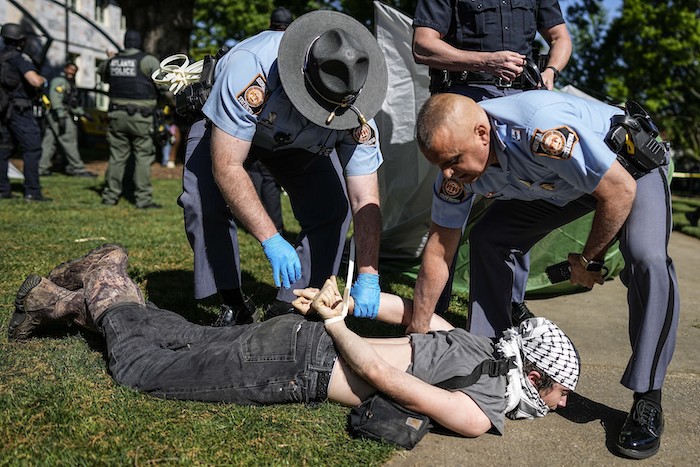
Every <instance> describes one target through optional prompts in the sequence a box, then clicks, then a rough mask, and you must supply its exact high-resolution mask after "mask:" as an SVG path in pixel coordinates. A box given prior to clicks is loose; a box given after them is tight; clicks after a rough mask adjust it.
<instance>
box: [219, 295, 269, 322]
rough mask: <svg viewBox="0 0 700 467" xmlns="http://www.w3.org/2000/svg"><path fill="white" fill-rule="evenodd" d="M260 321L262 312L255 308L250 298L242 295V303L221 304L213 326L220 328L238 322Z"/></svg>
mask: <svg viewBox="0 0 700 467" xmlns="http://www.w3.org/2000/svg"><path fill="white" fill-rule="evenodd" d="M260 321H262V313H261V312H259V311H258V310H256V309H255V305H254V304H253V301H252V300H251V299H249V298H248V297H244V304H243V305H237V306H228V305H225V304H224V305H221V311H220V312H219V317H218V318H216V321H214V324H213V326H214V327H217V328H220V327H224V326H235V325H238V324H251V323H259V322H260Z"/></svg>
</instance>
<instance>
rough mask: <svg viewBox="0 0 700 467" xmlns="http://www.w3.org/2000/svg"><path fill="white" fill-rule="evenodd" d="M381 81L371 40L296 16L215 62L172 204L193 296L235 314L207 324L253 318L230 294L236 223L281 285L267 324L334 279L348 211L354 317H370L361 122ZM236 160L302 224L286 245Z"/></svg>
mask: <svg viewBox="0 0 700 467" xmlns="http://www.w3.org/2000/svg"><path fill="white" fill-rule="evenodd" d="M278 49H279V54H278ZM386 83H387V70H386V64H385V61H384V57H383V55H382V53H381V51H380V49H379V46H378V44H377V42H376V40H375V39H374V37H373V36H372V35H371V34H370V33H369V31H368V30H367V28H366V27H365V26H363V25H361V24H360V23H358V22H357V21H355V20H354V19H352V18H350V17H349V16H347V15H344V14H342V13H337V12H332V11H315V12H312V13H308V14H306V15H303V16H302V17H300V18H298V19H296V20H295V21H294V22H293V23H292V24H291V25H290V26H289V28H288V29H287V30H286V31H284V32H283V31H278V30H274V29H271V30H267V31H263V32H261V33H260V34H257V35H255V36H253V37H251V38H249V39H246V40H244V41H242V42H241V43H239V44H238V45H236V47H234V48H233V49H232V50H231V51H229V52H228V53H226V54H225V55H224V56H223V57H222V58H221V59H220V60H219V61H218V63H217V66H216V80H215V83H214V87H213V89H212V91H211V96H212V98H209V99H207V101H206V104H205V105H204V114H206V116H207V120H206V121H201V122H197V123H195V124H194V125H193V127H192V129H191V131H190V134H189V135H188V144H187V147H188V150H187V162H186V163H185V169H186V171H185V178H184V183H183V185H184V192H183V193H182V195H181V196H180V203H181V205H182V206H183V207H184V210H185V226H186V230H187V233H188V238H189V240H190V243H191V245H192V246H193V251H194V254H195V268H194V269H195V298H204V297H208V296H211V295H214V294H215V293H217V292H219V293H220V294H221V295H222V296H223V300H224V303H226V304H230V305H231V308H234V312H233V313H232V312H231V311H230V310H229V311H227V310H226V309H224V310H223V312H222V315H221V316H220V319H219V320H218V321H217V323H218V324H220V325H225V324H229V323H231V322H233V321H236V322H239V323H240V322H246V321H249V320H250V319H252V317H251V314H250V313H249V310H248V307H246V306H245V305H244V302H245V297H244V296H243V294H242V293H241V291H240V284H241V280H240V264H239V253H238V235H237V227H236V222H240V223H241V224H242V225H243V226H244V227H245V228H246V230H247V231H248V232H249V233H250V234H251V235H253V236H254V237H255V238H256V240H258V241H259V242H260V243H261V245H262V247H263V251H264V252H265V255H266V256H267V258H268V260H269V261H270V264H271V266H272V272H273V279H274V282H275V285H276V286H277V287H280V286H281V288H280V289H279V291H278V294H277V301H276V302H275V303H274V304H273V306H271V307H270V309H268V311H267V313H266V315H267V316H272V315H275V314H279V313H287V312H290V311H291V305H290V303H291V301H292V300H293V299H294V295H293V292H292V290H293V289H294V288H299V287H305V286H308V285H314V286H320V285H321V284H322V283H323V281H324V280H325V279H326V278H327V277H328V276H329V275H331V274H333V273H335V272H337V271H338V268H339V265H340V261H341V257H342V252H343V248H344V245H345V242H346V234H347V231H348V227H349V223H350V220H351V216H350V212H352V219H353V220H354V235H355V239H356V241H357V245H358V247H357V251H358V252H359V256H358V258H357V265H358V271H359V276H358V280H357V282H356V285H355V286H354V288H353V292H352V294H353V296H354V297H355V300H356V301H357V303H358V310H359V311H358V312H357V313H356V314H357V315H358V316H365V317H374V316H375V315H376V310H377V306H378V300H379V275H378V269H377V267H378V264H377V263H378V252H379V234H380V230H381V222H380V213H379V188H378V181H377V173H376V171H377V169H378V168H379V166H380V165H381V163H382V156H381V152H380V150H379V135H378V131H377V127H376V125H375V123H374V121H373V120H372V119H371V117H373V116H374V115H375V114H376V113H377V112H378V111H379V109H380V107H381V104H382V101H383V99H384V96H385V94H386ZM210 144H211V151H210ZM246 160H250V161H252V160H258V161H260V162H261V163H262V164H263V165H264V166H265V167H266V168H267V169H268V170H269V171H270V173H271V174H272V175H273V177H274V178H275V180H276V181H277V183H279V185H280V186H282V187H283V188H284V189H285V191H286V192H287V194H288V195H289V197H290V202H291V205H292V209H293V211H294V215H295V216H296V218H297V220H298V221H299V223H300V225H301V232H300V234H299V236H298V238H297V239H296V241H295V242H294V243H295V245H296V247H295V246H292V244H290V243H289V242H288V241H287V240H286V239H285V238H284V237H282V235H281V234H280V233H279V231H278V227H277V225H275V223H274V222H273V221H272V219H270V216H269V215H268V214H267V213H266V212H265V210H264V208H263V206H262V203H261V201H260V199H259V197H258V196H257V194H256V192H255V188H254V185H253V183H252V182H251V178H250V175H249V173H248V172H247V171H246V170H245V166H244V163H245V162H246ZM342 179H344V183H343V181H342ZM234 219H236V221H234ZM236 302H237V303H236ZM238 315H240V317H237V316H238Z"/></svg>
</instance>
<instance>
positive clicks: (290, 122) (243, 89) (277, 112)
mask: <svg viewBox="0 0 700 467" xmlns="http://www.w3.org/2000/svg"><path fill="white" fill-rule="evenodd" d="M283 34H284V32H283V31H263V32H261V33H260V34H257V35H255V36H252V37H250V38H248V39H246V40H244V41H242V42H240V43H239V44H237V45H236V46H235V47H234V48H233V49H232V50H231V51H229V52H228V53H227V54H226V55H224V56H223V57H222V59H221V60H219V61H218V63H217V65H216V70H215V82H214V87H213V89H212V92H211V95H210V97H209V99H207V102H206V104H205V105H204V108H203V112H204V114H205V115H206V116H207V117H208V118H209V119H210V120H211V121H212V123H214V125H216V126H217V127H219V128H220V129H221V130H223V131H224V132H226V133H228V134H229V135H231V136H234V137H236V138H238V139H241V140H244V141H252V142H253V144H254V145H256V146H260V147H263V148H265V149H268V150H272V151H277V150H287V149H303V150H305V151H309V152H312V153H315V154H322V155H329V154H330V153H331V151H332V150H333V149H335V150H336V151H337V153H338V156H339V158H340V162H341V164H342V166H343V167H344V171H345V175H347V176H352V175H367V174H371V173H374V172H375V171H376V170H377V169H378V168H379V166H380V165H381V164H382V161H383V159H382V154H381V151H380V149H379V131H378V130H377V126H376V124H375V122H374V120H373V119H372V120H370V121H369V122H368V124H369V125H370V127H371V131H372V132H373V134H372V135H371V136H370V137H369V138H366V141H365V142H363V143H358V142H357V141H356V140H355V139H354V138H353V130H343V131H338V130H330V129H326V128H321V127H320V126H318V125H316V124H314V123H312V122H310V121H309V120H307V119H306V118H304V116H302V115H301V114H300V113H299V112H298V111H297V110H296V109H295V108H294V107H293V106H292V103H291V102H290V100H289V98H288V97H287V95H286V94H285V92H284V90H283V89H282V84H281V83H280V80H279V74H278V71H277V50H278V49H279V44H280V40H281V39H282V35H283ZM309 99H310V97H309ZM358 125H359V123H358Z"/></svg>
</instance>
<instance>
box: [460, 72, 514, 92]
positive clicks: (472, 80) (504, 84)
mask: <svg viewBox="0 0 700 467" xmlns="http://www.w3.org/2000/svg"><path fill="white" fill-rule="evenodd" d="M448 75H449V79H450V81H451V82H452V84H491V85H494V86H496V87H497V88H514V89H524V88H525V85H524V83H523V79H522V75H519V76H518V77H517V78H515V80H513V81H505V80H503V79H501V78H496V77H495V76H491V75H489V74H488V73H479V72H474V71H449V72H448Z"/></svg>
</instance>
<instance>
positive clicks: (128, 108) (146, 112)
mask: <svg viewBox="0 0 700 467" xmlns="http://www.w3.org/2000/svg"><path fill="white" fill-rule="evenodd" d="M115 110H123V111H125V112H126V113H128V114H129V116H132V115H135V114H136V112H138V113H140V114H141V116H142V117H150V116H151V115H153V113H154V111H155V109H153V108H151V107H140V106H138V105H132V104H127V105H120V104H110V105H109V111H110V112H113V111H115Z"/></svg>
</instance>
